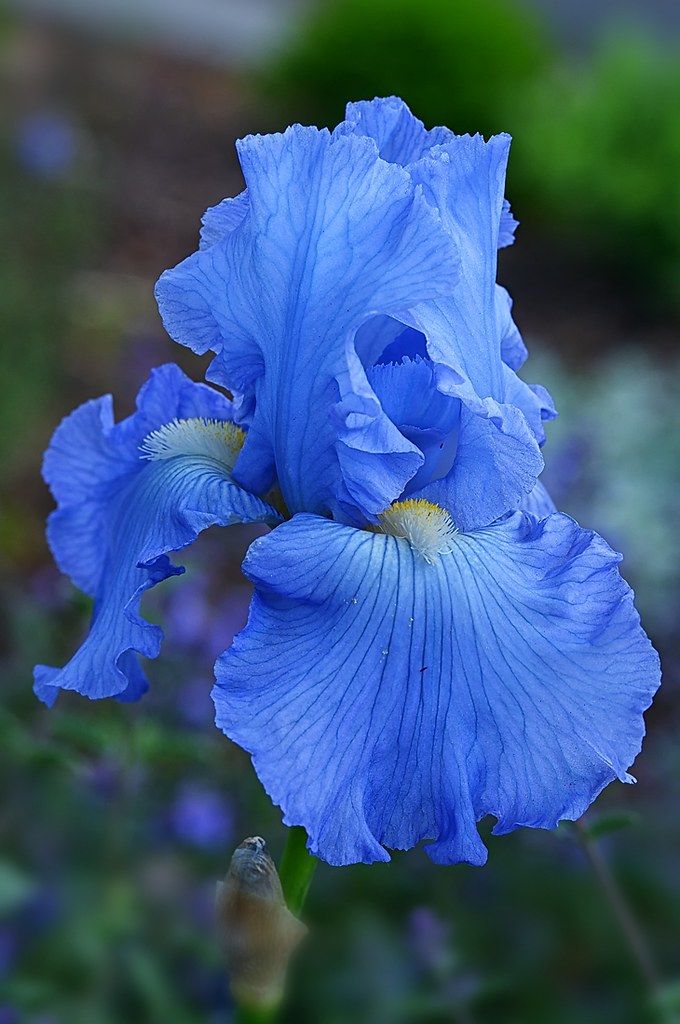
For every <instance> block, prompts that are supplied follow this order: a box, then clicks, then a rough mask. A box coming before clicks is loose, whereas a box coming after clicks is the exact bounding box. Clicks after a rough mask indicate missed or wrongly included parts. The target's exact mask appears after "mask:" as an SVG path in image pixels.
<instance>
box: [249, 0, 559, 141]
mask: <svg viewBox="0 0 680 1024" xmlns="http://www.w3.org/2000/svg"><path fill="white" fill-rule="evenodd" d="M550 59H551V48H550V46H549V44H548V39H547V34H546V32H545V31H544V29H543V27H542V24H541V21H540V19H539V18H538V17H537V16H536V15H534V14H533V13H531V12H530V11H529V9H525V8H524V7H522V6H520V5H519V4H517V3H513V2H510V0H457V2H455V3H452V2H451V0H417V2H414V0H333V2H328V3H323V4H321V5H319V6H318V7H314V8H312V12H311V14H310V17H309V20H308V21H307V22H306V23H305V24H304V25H303V26H302V27H301V29H300V31H299V32H298V33H297V34H296V35H295V36H294V37H293V39H292V40H291V43H290V47H289V49H287V50H286V51H285V52H284V53H282V54H281V55H280V56H279V57H278V59H275V61H274V62H273V64H272V65H271V66H270V67H268V68H267V69H266V70H265V72H264V74H263V86H264V89H265V93H266V96H267V99H268V101H269V103H270V104H273V105H274V106H275V107H278V109H279V111H280V112H281V117H282V119H283V120H285V121H286V123H287V122H288V119H289V118H290V117H292V118H296V119H302V120H304V119H310V120H312V121H314V122H315V123H318V124H325V125H333V124H336V123H337V122H338V121H340V120H341V119H342V116H343V111H344V108H345V103H346V102H347V100H348V99H370V98H372V97H373V96H376V95H378V96H386V95H390V94H392V93H396V94H397V95H399V96H401V97H402V98H403V99H405V100H406V102H407V103H408V104H409V105H410V106H411V108H412V109H413V110H414V111H415V112H416V113H417V114H418V116H419V117H422V118H424V119H426V120H427V121H428V122H429V123H430V124H448V125H451V126H455V129H456V130H457V131H459V132H467V131H469V132H476V131H481V132H485V133H491V132H496V131H502V130H503V127H504V120H503V118H504V114H505V111H506V109H507V96H508V95H509V94H510V95H512V94H514V93H516V92H517V91H518V90H520V89H522V88H523V87H525V86H526V84H527V83H528V82H529V81H531V80H533V79H534V78H535V77H536V75H537V74H538V73H539V72H540V71H541V70H543V69H545V68H546V66H547V65H548V64H549V62H550Z"/></svg>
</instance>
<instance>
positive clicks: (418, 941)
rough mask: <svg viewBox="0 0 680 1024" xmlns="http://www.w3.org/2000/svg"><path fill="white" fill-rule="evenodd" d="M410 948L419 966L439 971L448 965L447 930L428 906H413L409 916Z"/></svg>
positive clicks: (449, 951)
mask: <svg viewBox="0 0 680 1024" xmlns="http://www.w3.org/2000/svg"><path fill="white" fill-rule="evenodd" d="M409 939H410V945H411V949H412V950H413V953H414V955H415V957H416V959H417V960H418V962H419V964H420V966H421V967H422V968H423V969H425V970H426V971H432V972H434V973H439V972H440V971H442V969H446V968H447V967H448V966H449V965H450V961H451V950H450V942H449V940H450V935H449V930H448V928H447V927H446V925H445V924H444V922H443V921H442V920H441V918H440V917H438V916H437V914H435V912H434V911H433V910H431V909H430V908H429V907H414V909H413V911H412V913H411V915H410V918H409Z"/></svg>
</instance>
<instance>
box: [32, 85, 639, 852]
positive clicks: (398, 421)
mask: <svg viewBox="0 0 680 1024" xmlns="http://www.w3.org/2000/svg"><path fill="white" fill-rule="evenodd" d="M508 147H509V138H508V137H507V136H496V137H494V138H492V139H490V140H489V141H488V142H485V141H484V140H483V139H481V138H480V137H479V136H474V137H470V136H455V135H453V134H452V133H451V132H450V131H448V130H447V129H445V128H437V129H434V130H433V131H429V132H428V131H426V130H425V128H424V127H423V125H422V124H421V122H420V121H418V120H417V119H416V118H414V117H413V116H412V115H411V113H410V111H409V110H408V108H407V107H406V106H405V105H404V104H403V103H402V102H401V101H400V100H397V99H395V98H391V99H387V100H375V101H373V102H371V103H356V104H350V105H349V107H348V109H347V115H346V119H345V121H344V122H343V123H342V124H341V125H339V126H338V127H337V128H336V129H335V130H334V131H333V132H329V131H326V130H324V131H318V130H317V129H314V128H303V127H300V126H299V125H298V126H294V127H293V128H290V129H288V130H287V131H286V132H284V133H283V134H280V135H271V136H264V137H261V136H256V137H249V138H247V139H245V140H242V141H241V142H240V143H239V144H238V149H239V156H240V160H241V165H242V168H243V173H244V177H245V181H246V186H247V187H246V190H245V191H244V192H243V193H241V195H240V196H238V197H236V198H235V199H226V200H224V201H223V202H222V203H220V204H219V205H218V206H215V207H213V208H211V209H210V210H208V212H207V213H206V215H205V217H204V219H203V228H202V232H201V244H200V248H199V251H198V252H197V253H195V254H194V255H192V256H190V257H189V258H188V259H186V260H185V261H184V262H183V263H181V264H180V265H179V266H178V267H175V268H174V269H173V270H170V271H167V272H166V273H165V274H163V275H162V277H161V278H160V280H159V282H158V285H157V289H156V294H157V298H158V303H159V307H160V311H161V315H162V317H163V320H164V323H165V326H166V328H167V330H168V332H169V333H170V334H171V336H172V337H173V338H174V339H175V340H176V341H178V342H180V343H182V344H184V345H187V346H189V347H190V348H192V349H193V350H194V351H196V352H199V353H205V352H207V351H212V352H213V353H214V359H213V361H212V363H211V366H210V369H209V372H208V377H209V379H210V380H211V381H212V382H214V383H217V384H220V385H221V386H223V387H226V388H228V389H229V390H230V391H231V393H232V394H233V396H234V397H233V402H227V401H226V400H225V399H223V398H221V397H220V396H218V395H217V393H216V392H212V391H210V390H209V389H207V388H206V387H201V386H200V385H193V384H191V383H190V382H187V381H186V379H184V378H183V379H182V382H181V386H180V385H179V384H178V383H177V381H178V378H177V377H176V374H177V373H178V371H176V370H175V369H172V370H169V369H168V368H165V369H164V370H163V371H159V373H161V374H164V375H168V380H169V381H171V383H172V386H170V387H166V384H165V380H166V377H165V376H164V377H163V381H164V384H163V387H161V386H160V383H159V379H158V380H157V379H156V378H154V381H152V383H151V384H150V385H148V386H147V389H146V390H145V391H144V392H143V393H142V396H141V398H140V402H139V407H138V412H137V413H136V414H135V416H133V417H132V418H131V419H130V420H129V421H124V422H123V423H122V424H119V425H118V426H113V425H112V422H111V416H110V407H109V406H108V405H104V406H102V405H101V404H96V403H94V404H90V405H88V406H85V407H83V410H85V411H83V410H78V411H77V412H76V413H75V414H74V416H73V417H71V418H70V419H68V420H66V421H65V424H63V425H62V427H60V428H59V430H58V431H57V434H56V435H55V439H54V441H53V444H52V447H51V449H50V452H48V456H47V459H46V477H47V479H48V482H50V484H51V486H52V488H53V490H54V493H55V496H56V498H57V501H58V503H59V508H58V510H57V512H55V513H54V518H53V521H52V526H51V528H50V535H51V541H52V546H53V549H54V551H55V555H56V557H57V559H58V560H59V562H60V564H61V565H62V567H63V568H64V569H65V570H66V571H67V572H69V573H70V574H71V576H72V577H73V579H74V580H75V582H76V583H78V584H79V585H80V586H83V587H84V588H85V589H88V590H89V592H91V593H93V594H94V595H95V597H96V611H95V619H94V624H93V628H92V631H91V633H90V635H89V637H88V639H87V640H86V642H85V644H84V646H83V647H82V648H81V650H80V651H79V652H78V654H77V655H76V656H75V658H74V659H73V661H72V662H71V663H70V664H69V665H68V666H67V667H66V668H65V669H63V670H61V672H57V671H56V670H47V669H40V670H38V687H39V689H40V691H41V694H42V695H43V696H44V697H47V696H49V695H50V694H51V693H53V692H55V690H54V688H55V687H59V686H61V687H67V688H72V689H78V690H80V691H81V692H84V693H88V694H89V695H90V696H105V695H107V694H118V695H121V694H122V695H123V696H137V695H138V693H139V691H140V690H141V684H140V682H139V678H138V672H139V669H138V666H137V665H136V663H133V662H131V658H132V657H133V655H132V653H131V652H134V651H137V652H139V653H142V654H146V655H148V654H149V653H150V654H151V655H154V654H156V653H157V649H158V643H159V636H158V632H157V630H156V628H155V627H151V626H149V625H148V624H143V623H141V620H140V619H139V617H138V614H137V606H138V603H139V598H140V596H141V594H142V592H143V590H144V589H146V588H147V587H148V586H150V585H152V584H153V583H154V582H157V580H158V579H161V578H163V577H164V576H166V575H168V574H169V573H171V572H173V571H176V570H174V569H173V568H172V567H171V565H170V563H169V561H168V559H167V552H169V551H171V550H176V549H178V548H180V547H183V546H184V545H185V544H186V543H188V542H189V541H190V540H191V539H193V537H194V536H195V535H196V533H197V532H198V531H199V529H202V528H203V527H204V526H206V525H210V524H211V523H220V524H222V525H226V524H228V523H229V522H232V521H234V520H235V519H238V518H242V519H245V518H250V519H260V520H262V521H265V522H268V523H269V524H270V525H274V527H275V528H274V529H273V530H272V532H271V533H269V534H268V535H267V536H264V537H262V538H259V539H258V540H256V541H255V542H254V543H253V544H252V545H251V548H250V550H249V552H248V554H247V556H246V559H245V562H244V571H245V573H246V575H247V576H248V578H249V579H250V580H251V581H252V582H253V584H254V586H255V595H254V598H253V601H252V605H251V610H250V616H249V620H248V624H247V626H246V627H245V629H244V630H243V631H242V632H241V633H240V634H239V635H238V636H237V637H236V639H235V640H234V642H233V644H232V646H231V647H230V649H229V650H228V651H226V652H225V653H224V654H223V655H221V657H220V658H219V659H218V661H217V665H216V680H217V681H216V685H215V688H214V691H213V698H214V702H215V707H216V720H217V724H218V726H219V727H220V728H221V729H222V730H223V731H224V732H225V733H226V734H227V735H228V736H229V737H231V738H232V739H233V740H235V741H236V742H237V743H239V744H240V745H241V746H242V747H244V748H245V749H246V750H247V751H248V752H250V753H251V755H252V758H253V763H254V765H255V768H256V770H257V772H258V775H259V776H260V779H261V780H262V782H263V783H264V785H265V787H266V789H267V791H268V792H269V793H270V795H271V796H272V798H273V799H274V801H275V802H276V803H277V804H279V805H280V806H281V807H282V808H283V810H284V820H285V821H286V823H287V824H291V825H293V824H299V825H303V826H304V827H305V828H306V830H307V832H308V834H309V845H310V849H311V850H312V852H314V853H315V854H317V855H318V856H320V857H322V858H324V859H325V860H327V861H329V862H330V863H332V864H345V863H351V862H354V861H368V862H370V861H376V860H387V859H389V855H388V852H387V850H388V849H407V848H410V847H412V846H414V845H415V844H416V843H418V842H419V841H420V840H421V839H426V840H429V841H430V844H429V845H428V847H427V850H428V853H429V854H430V856H431V857H432V858H433V859H434V860H435V861H438V862H441V863H454V862H457V861H469V862H470V863H473V864H481V863H483V862H484V860H485V857H486V850H485V847H484V845H483V843H482V841H481V839H480V837H479V834H478V831H477V822H478V821H479V819H480V818H482V817H484V816H485V815H493V816H494V817H495V818H496V819H497V824H496V827H495V832H496V833H504V832H508V831H510V830H511V829H514V828H516V827H518V826H520V825H525V826H533V827H545V828H551V827H554V826H555V824H556V823H557V822H558V821H559V820H560V819H563V818H570V819H573V818H576V817H578V816H579V815H580V814H582V813H583V811H584V810H585V808H586V807H587V806H588V805H589V804H590V802H591V801H592V800H593V799H594V798H595V796H596V795H597V794H598V793H599V792H600V790H601V789H602V788H603V787H604V786H605V785H607V784H608V783H609V782H610V781H612V780H613V779H615V778H619V779H621V780H623V781H632V779H631V776H629V775H628V768H629V766H630V765H631V763H632V761H633V760H634V758H635V756H636V754H637V753H638V751H639V749H640V746H641V742H642V737H643V735H644V724H643V719H642V713H643V711H644V710H645V709H646V708H647V707H648V706H649V704H650V702H651V699H652V696H653V694H654V692H655V690H656V687H657V686H658V682H659V664H658V658H657V656H656V654H655V652H654V650H653V648H652V646H651V644H650V643H649V640H648V639H647V637H646V636H645V634H644V632H643V630H642V628H641V626H640V622H639V618H638V616H637V613H636V612H635V609H634V607H633V599H632V593H631V591H630V589H629V588H628V586H627V585H626V583H625V582H624V581H623V580H622V579H621V577H620V575H619V573H618V569H617V563H618V560H619V556H617V555H616V554H615V553H614V552H612V551H611V549H610V548H609V547H608V546H607V545H606V543H605V542H604V541H603V540H602V539H601V538H599V537H598V536H597V535H596V534H594V533H592V532H590V531H586V530H583V529H581V528H580V527H579V526H578V525H577V524H576V523H574V521H573V520H571V519H570V518H568V517H567V516H564V515H561V514H559V513H558V512H556V510H555V507H554V505H553V503H552V501H551V499H550V497H549V496H548V494H547V493H546V492H545V490H544V488H543V487H542V485H541V484H540V482H539V481H538V476H539V474H540V472H541V469H542V466H543V461H542V456H541V446H542V444H543V442H544V440H545V434H544V427H543V424H544V422H545V421H546V420H548V419H550V418H552V416H554V415H555V412H554V408H553V405H552V402H551V400H550V396H549V395H548V393H547V392H546V391H545V390H544V389H542V388H540V387H537V386H530V385H528V384H526V383H525V382H524V381H523V380H522V379H521V378H520V377H519V376H518V375H517V370H518V369H519V368H520V367H521V366H522V364H523V362H524V360H525V359H526V355H527V353H526V348H525V346H524V343H523V341H522V339H521V336H520V334H519V332H518V330H517V327H516V326H515V324H514V321H513V319H512V311H511V301H510V298H509V296H508V294H507V292H505V290H504V289H502V288H501V287H500V286H499V285H498V284H497V282H496V264H497V250H498V248H499V247H502V246H504V245H508V244H510V243H511V242H512V241H513V237H514V229H515V227H516V221H515V220H514V217H513V216H512V213H511V211H510V207H509V206H508V204H507V201H506V200H505V198H504V180H505V165H506V161H507V156H508ZM178 388H179V391H180V392H181V395H182V399H181V400H179V399H178V397H177V395H178ZM166 392H167V393H166ZM150 394H151V398H150V397H149V395H150ZM189 396H191V397H190V398H189ZM147 404H148V405H149V406H150V408H149V409H148V410H147ZM227 423H228V424H229V426H228V428H227V427H225V426H222V427H220V426H219V424H223V425H224V424H227ZM223 432H224V433H226V434H228V437H229V441H230V446H229V451H230V455H229V457H228V458H222V459H220V457H219V452H218V453H217V455H218V457H215V456H216V452H215V445H217V447H218V448H219V446H220V444H222V443H223V441H224V438H222V441H220V440H219V438H221V437H222V433H223ZM237 432H238V435H237ZM215 435H217V437H218V440H217V441H215ZM235 437H238V443H237V444H236V443H234V438H235ZM83 450H85V451H87V452H88V453H91V454H88V456H87V458H86V459H85V461H84V462H83V455H82V451H83ZM76 452H77V453H78V455H77V457H76V454H75V453H76ZM121 467H123V468H121ZM272 493H276V494H277V495H278V496H279V497H278V499H277V501H276V504H277V507H278V508H280V509H281V510H282V515H283V518H284V520H285V521H283V522H280V521H279V520H278V514H277V513H276V512H275V511H274V510H273V508H272V506H271V504H269V503H268V497H267V496H268V495H271V494H272ZM272 500H273V499H272ZM168 511H170V512H171V514H170V515H168ZM176 521H178V522H179V523H180V524H181V528H179V529H177V530H175V527H174V524H175V522H176ZM277 522H278V523H279V525H277ZM100 621H101V622H102V625H101V627H98V622H100ZM140 623H141V625H140ZM132 664H134V668H132V667H131V666H132Z"/></svg>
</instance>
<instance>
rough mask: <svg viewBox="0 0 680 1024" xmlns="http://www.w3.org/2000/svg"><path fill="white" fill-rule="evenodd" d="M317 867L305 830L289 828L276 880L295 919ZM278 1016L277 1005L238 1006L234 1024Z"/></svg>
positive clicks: (270, 1021) (263, 1023) (269, 1021)
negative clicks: (308, 848) (308, 847)
mask: <svg viewBox="0 0 680 1024" xmlns="http://www.w3.org/2000/svg"><path fill="white" fill-rule="evenodd" d="M316 864H317V861H316V857H313V856H312V854H311V853H309V851H308V850H307V833H306V832H305V830H304V829H303V828H301V827H300V826H297V825H296V826H293V828H289V829H288V836H287V838H286V845H285V847H284V850H283V855H282V857H281V864H280V866H279V878H280V879H281V888H282V889H283V895H284V898H285V900H286V905H287V907H288V909H289V910H290V912H291V914H295V916H296V917H297V916H298V915H299V914H300V913H301V911H302V908H303V906H304V904H305V899H306V897H307V893H308V891H309V886H310V884H311V881H312V876H313V875H314V869H315V868H316ZM278 1015H279V1007H278V1006H271V1007H269V1006H267V1007H258V1006H237V1007H236V1010H235V1012H234V1016H233V1024H274V1022H275V1021H276V1020H277V1018H278Z"/></svg>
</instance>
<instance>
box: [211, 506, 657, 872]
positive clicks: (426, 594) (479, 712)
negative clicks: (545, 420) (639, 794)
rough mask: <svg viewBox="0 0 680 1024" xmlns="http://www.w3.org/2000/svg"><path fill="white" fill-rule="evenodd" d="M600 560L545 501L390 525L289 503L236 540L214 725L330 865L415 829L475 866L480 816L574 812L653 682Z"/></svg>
mask: <svg viewBox="0 0 680 1024" xmlns="http://www.w3.org/2000/svg"><path fill="white" fill-rule="evenodd" d="M617 561H618V557H617V556H616V555H615V554H614V552H612V551H611V550H610V549H609V548H608V547H607V545H606V544H605V543H604V541H602V540H601V539H600V538H599V537H598V536H597V535H595V534H593V533H590V532H587V531H585V530H582V529H580V527H578V526H577V524H575V523H574V522H573V521H572V520H571V519H569V518H568V517H566V516H562V515H553V516H550V517H549V518H548V519H546V520H543V521H542V522H538V521H537V520H536V519H535V518H534V517H532V516H525V515H523V514H521V513H517V514H515V515H513V516H511V517H509V518H507V519H506V520H504V521H503V522H501V523H499V524H495V525H494V526H491V527H489V528H487V529H484V530H481V531H479V532H477V533H475V534H458V535H457V536H454V538H453V543H452V545H451V551H450V553H448V554H442V555H441V556H440V557H439V558H438V559H437V560H435V562H434V564H428V563H427V562H425V561H424V560H423V559H422V558H421V557H420V556H419V555H417V554H416V553H415V552H414V550H413V549H412V548H411V547H410V545H409V543H408V541H407V540H405V539H398V538H396V537H388V536H384V535H380V534H371V533H367V532H363V531H358V530H353V529H351V528H349V527H345V526H342V525H339V524H336V523H331V522H328V521H324V520H321V519H319V518H318V517H315V516H308V515H300V516H296V517H294V519H293V520H291V521H290V522H288V523H285V524H283V525H282V526H280V527H279V528H277V529H276V530H274V532H273V533H271V534H270V535H269V536H267V537H265V538H262V539H260V540H257V541H255V543H254V544H253V545H252V546H251V548H250V551H249V553H248V555H247V557H246V561H245V565H244V568H245V571H246V574H247V575H248V576H249V577H250V579H251V580H252V581H253V582H254V583H255V586H256V594H255V597H254V599H253V604H252V608H251V613H250V618H249V621H248V625H247V626H246V628H245V630H244V631H243V632H242V633H241V634H239V636H238V637H237V638H236V640H235V642H234V644H233V646H232V647H231V648H230V650H229V651H227V652H226V653H225V654H224V655H222V656H221V658H220V659H219V660H218V662H217V665H216V676H217V684H216V686H215V689H214V692H213V696H214V700H215V705H216V711H217V723H218V725H219V726H220V727H221V728H222V729H223V731H224V732H225V733H226V734H227V735H228V736H230V737H231V738H232V739H233V740H235V741H236V742H237V743H239V744H240V745H241V746H242V747H244V748H245V749H246V750H248V751H249V752H250V753H251V754H252V755H253V762H254V765H255V768H256V770H257V772H258V775H259V776H260V779H261V780H262V782H263V783H264V785H265V788H266V789H267V791H268V792H269V794H270V795H271V797H272V798H273V799H274V801H275V802H276V803H277V804H279V805H280V806H281V807H283V809H284V820H285V821H286V823H287V824H300V825H304V827H305V828H306V829H307V831H308V833H309V837H310V849H311V850H312V852H313V853H315V854H317V855H319V856H321V857H322V858H324V859H325V860H327V861H329V862H330V863H332V864H346V863H351V862H355V861H367V862H370V861H375V860H387V859H388V854H387V852H386V848H395V849H406V848H409V847H412V846H413V845H414V844H416V843H417V842H419V841H420V840H421V839H430V840H431V841H432V845H430V846H429V847H427V849H428V852H429V854H430V856H431V857H432V858H433V859H434V860H435V861H438V862H442V863H453V862H457V861H469V862H470V863H473V864H481V863H483V861H484V860H485V857H486V850H485V848H484V845H483V844H482V842H481V839H480V838H479V835H478V832H477V828H476V823H477V821H478V820H479V819H480V818H481V817H483V816H484V815H487V814H490V815H494V816H495V817H496V818H497V825H496V829H495V831H496V832H497V833H501V832H507V831H509V830H511V829H514V828H516V827H518V826H521V825H524V826H532V827H545V828H551V827H554V826H555V824H556V823H557V822H558V821H559V820H560V819H563V818H567V819H573V818H577V817H578V816H579V815H580V814H582V813H583V811H584V810H585V808H586V807H587V806H588V805H589V804H590V802H591V801H592V800H593V799H594V797H595V796H596V795H597V794H598V793H599V792H600V790H601V789H602V788H603V787H604V786H605V785H607V783H609V782H610V781H612V780H613V779H615V778H617V777H618V778H620V779H622V780H624V781H631V780H630V776H628V775H627V769H628V767H629V765H630V764H631V762H632V761H633V759H634V758H635V756H636V754H637V753H638V751H639V749H640V745H641V741H642V736H643V734H644V725H643V720H642V712H643V711H644V710H645V708H647V706H648V705H649V703H650V701H651V697H652V694H653V693H654V691H655V689H656V687H657V685H658V681H659V667H658V659H657V656H656V654H655V653H654V651H653V649H652V647H651V645H650V644H649V641H648V640H647V638H646V636H645V634H644V632H643V631H642V629H641V627H640V624H639V619H638V616H637V614H636V612H635V609H634V607H633V604H632V594H631V591H630V590H629V588H628V587H627V585H626V584H625V583H624V581H623V580H622V579H621V577H620V576H619V574H618V571H617V568H616V563H617Z"/></svg>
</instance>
